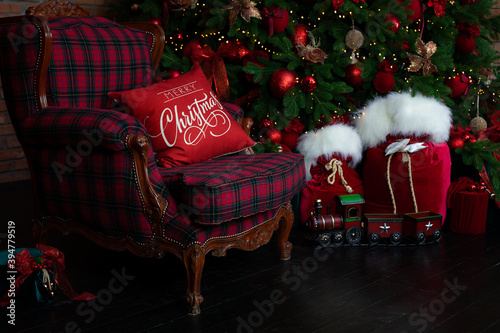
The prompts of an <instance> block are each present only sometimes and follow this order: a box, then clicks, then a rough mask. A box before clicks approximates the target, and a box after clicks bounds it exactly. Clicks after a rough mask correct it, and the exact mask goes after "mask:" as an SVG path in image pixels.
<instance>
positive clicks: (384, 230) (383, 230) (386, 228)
mask: <svg viewBox="0 0 500 333" xmlns="http://www.w3.org/2000/svg"><path fill="white" fill-rule="evenodd" d="M390 228H391V227H390V226H388V225H387V223H384V225H381V226H380V229H381V230H380V231H381V232H385V233H389V229H390Z"/></svg>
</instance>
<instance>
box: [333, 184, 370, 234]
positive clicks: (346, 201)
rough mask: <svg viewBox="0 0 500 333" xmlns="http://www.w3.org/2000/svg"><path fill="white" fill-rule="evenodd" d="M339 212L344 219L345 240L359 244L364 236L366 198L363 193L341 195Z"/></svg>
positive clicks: (338, 206)
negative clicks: (363, 218) (363, 224)
mask: <svg viewBox="0 0 500 333" xmlns="http://www.w3.org/2000/svg"><path fill="white" fill-rule="evenodd" d="M336 200H337V213H338V214H340V215H341V216H342V217H343V219H344V230H345V240H346V241H347V243H349V244H358V243H359V242H360V241H361V237H362V236H363V232H362V229H363V226H362V216H363V204H364V203H365V199H364V198H363V196H362V195H361V194H346V195H339V196H337V198H336Z"/></svg>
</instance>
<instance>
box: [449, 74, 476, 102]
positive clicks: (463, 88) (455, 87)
mask: <svg viewBox="0 0 500 333" xmlns="http://www.w3.org/2000/svg"><path fill="white" fill-rule="evenodd" d="M444 83H445V84H446V85H447V86H448V87H450V89H451V94H450V97H451V98H458V97H460V96H462V95H465V94H467V92H468V91H469V85H470V83H471V82H470V79H469V77H468V76H466V75H465V74H457V75H455V76H454V77H452V78H450V79H446V80H445V81H444Z"/></svg>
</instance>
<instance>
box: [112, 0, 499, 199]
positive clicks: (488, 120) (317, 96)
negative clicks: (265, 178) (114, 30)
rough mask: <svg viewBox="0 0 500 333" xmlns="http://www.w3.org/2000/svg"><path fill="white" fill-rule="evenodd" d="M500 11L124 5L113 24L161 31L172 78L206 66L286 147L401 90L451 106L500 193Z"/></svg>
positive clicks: (424, 4) (459, 144)
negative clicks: (495, 44) (146, 24)
mask: <svg viewBox="0 0 500 333" xmlns="http://www.w3.org/2000/svg"><path fill="white" fill-rule="evenodd" d="M495 3H496V0H455V1H449V0H332V1H330V0H325V1H322V0H296V1H285V0H263V1H249V0H199V1H197V0H145V1H139V0H121V1H120V3H119V5H118V6H117V7H116V8H115V9H114V10H113V13H112V15H113V16H114V17H115V18H116V19H117V20H118V21H130V20H135V21H137V20H142V21H150V22H155V23H157V24H159V25H161V26H162V27H163V28H164V30H165V32H166V36H167V43H166V47H165V52H164V54H163V60H162V63H161V69H162V71H164V76H165V77H170V76H175V75H178V74H180V73H183V72H187V71H189V69H190V68H191V66H192V64H193V62H200V63H202V65H203V68H204V71H205V74H206V75H207V76H209V77H211V78H212V79H213V81H214V87H215V89H216V90H217V94H218V95H219V97H220V99H221V100H223V101H228V102H232V103H235V104H238V105H240V106H241V107H242V108H243V109H244V111H245V116H246V117H251V118H253V120H254V122H255V127H256V128H257V129H262V128H273V129H277V130H281V131H282V133H283V137H282V139H283V141H285V140H284V139H285V135H286V134H287V133H292V134H294V135H296V136H297V135H298V134H300V133H302V131H307V130H312V129H314V128H317V127H321V126H323V125H324V124H329V123H331V122H335V121H343V122H349V120H350V119H352V118H353V117H356V112H358V111H359V110H362V108H363V106H364V105H365V103H366V102H368V101H370V100H372V99H373V98H374V97H376V96H383V95H385V94H387V93H390V92H393V91H395V92H402V91H410V92H411V93H413V94H415V93H422V94H423V95H425V96H432V97H435V98H437V99H439V100H442V101H443V102H444V103H446V105H447V106H448V107H449V108H450V109H451V110H452V111H453V120H454V129H453V130H452V136H451V140H450V147H451V148H452V149H453V150H455V151H457V152H458V153H461V154H462V156H463V160H464V162H465V163H466V164H470V165H474V166H475V167H476V168H477V169H478V171H480V172H483V173H484V171H487V174H488V175H489V180H490V181H491V185H492V187H493V188H494V189H496V192H497V193H498V189H499V188H500V162H499V161H498V159H497V157H499V155H498V154H499V153H500V138H499V137H500V135H499V134H498V132H500V125H499V116H500V112H497V110H500V104H498V103H499V96H498V94H499V92H500V89H499V87H500V83H499V82H498V80H496V72H497V68H496V67H495V61H497V60H498V58H499V56H498V54H497V52H496V51H495V50H494V49H493V48H492V41H493V40H498V37H499V36H498V35H499V31H500V16H498V17H491V13H490V11H491V8H492V6H493V5H494V4H495ZM471 121H472V122H471ZM271 138H272V137H271ZM279 139H280V138H279V137H278V139H277V140H275V141H276V142H277V141H279ZM295 139H296V137H295ZM292 141H293V140H292ZM282 143H283V142H282ZM291 145H292V146H293V142H292V144H291ZM292 148H293V147H292Z"/></svg>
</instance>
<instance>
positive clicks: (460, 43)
mask: <svg viewBox="0 0 500 333" xmlns="http://www.w3.org/2000/svg"><path fill="white" fill-rule="evenodd" d="M475 48H476V41H475V40H474V37H471V36H467V34H461V35H460V36H458V38H457V40H456V41H455V50H456V51H457V52H458V53H460V54H470V53H472V51H474V49H475Z"/></svg>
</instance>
